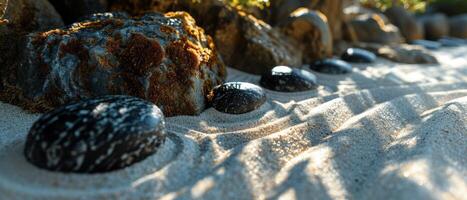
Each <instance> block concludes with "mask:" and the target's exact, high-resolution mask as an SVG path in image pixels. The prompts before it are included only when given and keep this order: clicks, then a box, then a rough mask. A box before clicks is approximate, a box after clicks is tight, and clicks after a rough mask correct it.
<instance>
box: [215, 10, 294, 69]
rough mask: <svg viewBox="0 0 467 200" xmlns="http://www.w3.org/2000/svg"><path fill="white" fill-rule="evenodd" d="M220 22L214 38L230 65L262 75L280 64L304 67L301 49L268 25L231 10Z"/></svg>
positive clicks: (223, 12)
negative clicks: (302, 65)
mask: <svg viewBox="0 0 467 200" xmlns="http://www.w3.org/2000/svg"><path fill="white" fill-rule="evenodd" d="M217 19H218V21H217V23H218V24H217V25H216V27H215V28H214V33H212V35H214V38H215V41H216V45H217V47H218V49H219V52H220V53H221V55H222V58H223V59H224V61H225V62H226V64H227V65H228V66H230V67H234V68H237V69H240V70H242V71H245V72H249V73H254V74H262V73H264V72H267V71H269V70H270V69H272V68H273V67H275V66H277V65H289V66H299V65H301V63H302V62H301V61H302V55H301V52H300V49H298V48H296V47H294V46H293V45H292V44H293V43H292V44H291V43H290V42H291V41H286V40H285V38H286V37H285V36H284V35H282V34H281V33H280V32H279V31H277V30H275V29H273V28H272V27H270V26H269V25H268V24H266V23H265V22H263V21H261V20H259V19H256V18H255V17H253V16H252V15H248V14H246V13H245V12H243V11H238V10H236V9H233V8H229V7H223V8H222V9H221V12H219V16H218V17H217Z"/></svg>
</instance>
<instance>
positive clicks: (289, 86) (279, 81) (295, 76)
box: [259, 66, 317, 92]
mask: <svg viewBox="0 0 467 200" xmlns="http://www.w3.org/2000/svg"><path fill="white" fill-rule="evenodd" d="M259 83H260V85H261V86H262V87H264V88H267V89H270V90H274V91H279V92H301V91H307V90H312V89H315V88H316V87H317V84H316V76H315V75H313V74H312V73H310V72H307V71H305V70H301V69H295V68H290V67H287V66H277V67H274V68H273V69H272V70H271V71H270V72H268V73H265V74H263V75H262V76H261V80H260V81H259Z"/></svg>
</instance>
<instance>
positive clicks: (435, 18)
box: [419, 13, 449, 40]
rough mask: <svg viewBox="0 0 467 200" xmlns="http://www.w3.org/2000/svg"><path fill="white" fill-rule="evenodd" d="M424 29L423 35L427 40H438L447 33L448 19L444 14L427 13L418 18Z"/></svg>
mask: <svg viewBox="0 0 467 200" xmlns="http://www.w3.org/2000/svg"><path fill="white" fill-rule="evenodd" d="M419 20H420V22H421V23H422V24H423V28H424V30H425V37H426V39H429V40H438V39H440V38H442V37H445V36H447V35H448V34H449V21H448V19H447V17H446V16H445V15H444V14H441V13H437V14H432V15H431V14H429V15H424V16H421V17H420V18H419Z"/></svg>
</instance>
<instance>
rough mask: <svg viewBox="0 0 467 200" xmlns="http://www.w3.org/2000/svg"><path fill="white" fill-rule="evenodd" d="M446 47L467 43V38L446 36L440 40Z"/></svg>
mask: <svg viewBox="0 0 467 200" xmlns="http://www.w3.org/2000/svg"><path fill="white" fill-rule="evenodd" d="M438 42H439V43H441V45H442V46H444V47H458V46H462V45H467V40H465V39H459V38H452V37H444V38H441V39H439V40H438Z"/></svg>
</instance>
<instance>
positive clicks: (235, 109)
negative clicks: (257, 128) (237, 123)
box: [211, 82, 266, 114]
mask: <svg viewBox="0 0 467 200" xmlns="http://www.w3.org/2000/svg"><path fill="white" fill-rule="evenodd" d="M264 102H266V95H265V94H264V91H263V89H262V88H261V87H259V86H256V85H253V84H251V83H244V82H230V83H224V84H222V85H219V86H217V87H215V88H214V89H213V93H212V102H211V104H212V107H214V108H215V109H216V110H218V111H220V112H224V113H229V114H243V113H247V112H251V111H253V110H255V109H257V108H259V107H260V106H261V105H263V104H264Z"/></svg>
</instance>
